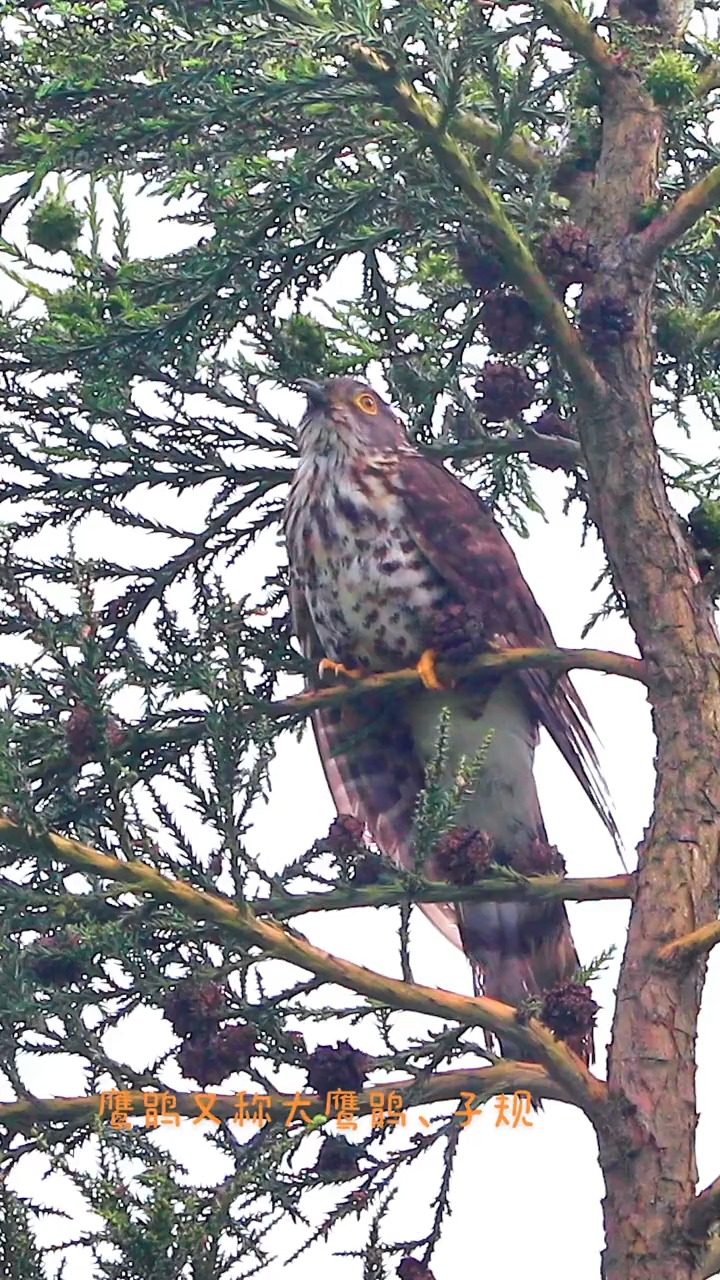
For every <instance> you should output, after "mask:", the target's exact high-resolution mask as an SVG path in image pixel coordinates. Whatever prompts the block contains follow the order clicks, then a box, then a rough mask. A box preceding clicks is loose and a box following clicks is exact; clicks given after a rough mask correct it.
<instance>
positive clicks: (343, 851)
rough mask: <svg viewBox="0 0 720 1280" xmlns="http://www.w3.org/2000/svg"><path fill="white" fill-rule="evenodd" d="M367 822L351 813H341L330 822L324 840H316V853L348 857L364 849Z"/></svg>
mask: <svg viewBox="0 0 720 1280" xmlns="http://www.w3.org/2000/svg"><path fill="white" fill-rule="evenodd" d="M364 832H365V824H364V823H363V822H361V821H360V819H359V818H355V817H353V815H352V814H351V813H339V814H338V816H337V818H333V820H332V822H331V823H330V830H329V831H328V833H327V835H326V836H325V837H324V838H323V839H322V840H316V841H315V845H314V849H315V852H316V853H333V854H337V855H339V856H340V857H341V858H342V857H344V858H347V857H349V856H351V855H352V854H353V853H358V852H361V851H362V850H363V849H364V845H363V834H364Z"/></svg>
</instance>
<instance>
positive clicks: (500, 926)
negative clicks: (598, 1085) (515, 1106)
mask: <svg viewBox="0 0 720 1280" xmlns="http://www.w3.org/2000/svg"><path fill="white" fill-rule="evenodd" d="M461 932H462V938H463V943H464V946H465V950H466V952H467V954H468V956H469V957H470V958H471V960H472V964H473V980H474V986H475V993H476V995H486V996H490V997H491V998H492V999H493V1000H501V1001H502V1002H503V1003H504V1004H511V1005H515V1006H520V1005H522V1004H523V1003H524V1002H525V1001H527V1000H528V999H532V998H536V999H541V998H542V997H543V995H544V994H545V993H546V992H547V991H550V990H552V988H553V987H556V986H558V985H559V984H560V983H565V982H572V981H573V979H574V978H575V975H576V973H577V970H578V967H579V960H578V955H577V951H576V950H575V943H574V942H573V937H572V933H571V931H570V921H569V920H568V917H567V912H566V911H565V907H564V905H563V904H562V903H555V902H553V903H545V904H541V903H538V904H535V903H510V902H508V903H502V904H498V905H496V904H494V903H490V902H488V903H481V902H478V903H469V904H467V905H465V906H463V907H462V908H461ZM568 1043H569V1045H570V1047H571V1049H573V1050H574V1051H575V1053H577V1054H578V1056H579V1057H581V1058H582V1059H583V1060H584V1062H585V1064H586V1065H587V1066H589V1065H590V1063H591V1062H592V1061H593V1059H594V1046H593V1038H592V1035H584V1036H573V1037H568ZM500 1050H501V1052H502V1054H503V1056H504V1057H517V1056H518V1050H516V1049H515V1047H514V1046H513V1045H512V1043H510V1042H508V1043H505V1042H501V1044H500Z"/></svg>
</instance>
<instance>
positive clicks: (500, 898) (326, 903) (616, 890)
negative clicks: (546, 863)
mask: <svg viewBox="0 0 720 1280" xmlns="http://www.w3.org/2000/svg"><path fill="white" fill-rule="evenodd" d="M634 890H635V877H634V876H633V875H621V876H597V877H595V878H594V879H573V878H571V877H570V876H532V877H530V878H528V879H525V878H523V877H515V876H504V875H502V874H498V875H489V876H486V878H485V879H484V880H479V881H477V883H476V884H467V885H457V884H446V883H444V882H443V883H430V882H428V883H425V884H418V885H416V886H414V885H408V884H403V883H402V882H401V881H398V882H397V883H395V884H374V885H368V886H366V887H364V888H362V889H354V888H352V886H346V885H342V886H339V887H338V888H335V889H331V890H328V891H327V892H324V893H303V894H298V895H297V896H293V895H288V894H282V895H279V894H278V895H273V896H272V897H269V898H255V899H254V900H253V901H252V902H251V904H250V905H251V906H252V908H253V910H254V911H255V913H256V914H257V915H260V916H265V915H271V916H273V917H274V918H275V919H276V920H289V919H291V918H292V917H293V916H304V915H309V914H310V913H311V912H313V911H346V910H349V909H351V908H356V907H398V906H402V905H404V904H407V903H411V902H519V901H520V902H524V901H526V900H527V899H529V898H532V899H542V900H544V901H551V900H556V901H565V902H603V901H607V900H609V899H611V898H632V896H633V893H634Z"/></svg>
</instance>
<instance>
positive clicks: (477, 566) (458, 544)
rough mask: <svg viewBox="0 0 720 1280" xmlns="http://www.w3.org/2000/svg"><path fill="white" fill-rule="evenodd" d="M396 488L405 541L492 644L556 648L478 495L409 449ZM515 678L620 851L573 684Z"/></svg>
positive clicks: (533, 673) (536, 673)
mask: <svg viewBox="0 0 720 1280" xmlns="http://www.w3.org/2000/svg"><path fill="white" fill-rule="evenodd" d="M393 484H394V488H395V490H396V492H397V494H398V496H399V497H400V498H401V500H402V502H403V505H404V507H405V510H406V512H407V522H406V526H405V529H406V533H407V535H408V536H409V537H411V538H412V539H413V540H414V541H415V543H416V545H417V546H418V547H419V549H420V550H421V551H422V553H423V554H424V555H425V556H426V557H427V559H428V560H429V561H430V563H431V564H432V565H433V567H434V568H435V570H436V571H437V572H438V573H439V574H440V576H441V577H442V578H443V579H444V581H445V582H446V583H447V584H448V585H449V586H450V587H451V588H452V589H453V591H454V592H455V593H456V594H457V596H458V598H459V599H460V600H461V601H463V602H464V603H465V604H466V605H467V608H468V610H469V612H470V613H471V614H472V615H473V617H474V618H476V619H477V620H479V622H480V623H481V625H482V628H483V632H484V634H485V635H486V636H487V638H488V641H490V640H493V641H494V642H497V641H499V642H500V643H501V644H503V645H506V646H507V647H508V648H514V647H518V646H519V647H525V646H532V647H538V648H546V647H554V645H555V640H554V638H553V634H552V631H551V630H550V625H549V623H548V621H547V619H546V617H545V615H544V613H543V612H542V609H541V608H540V606H539V605H538V603H537V601H536V599H535V597H534V596H533V594H532V591H531V590H530V588H529V586H528V585H527V583H526V581H525V579H524V578H523V575H522V572H521V570H520V566H519V565H518V562H517V560H516V558H515V555H514V553H513V551H512V548H511V547H510V545H509V543H508V542H507V540H506V539H505V537H504V535H503V534H502V532H501V530H500V529H499V527H498V525H497V524H496V523H495V520H494V518H493V516H492V514H491V513H490V512H489V511H488V510H487V508H486V507H485V506H484V505H483V504H482V502H481V501H480V499H479V498H478V496H477V495H476V494H475V493H473V492H472V490H470V489H468V488H466V487H465V485H463V484H462V483H461V482H460V481H459V480H456V479H455V477H454V476H453V475H451V474H450V472H449V471H447V470H446V469H445V467H443V466H442V465H441V464H439V463H436V462H433V461H432V460H430V459H427V458H423V457H422V456H421V455H420V454H416V453H414V452H410V451H408V452H407V453H403V454H401V455H400V456H399V458H398V460H397V467H396V470H395V472H394V476H393ZM517 679H518V681H519V682H520V683H521V685H522V686H523V687H524V689H525V691H526V694H527V696H528V697H529V699H530V702H531V704H532V708H533V710H534V713H535V715H536V717H537V720H538V722H539V723H540V724H542V725H544V727H545V728H546V729H547V731H548V733H549V734H550V736H551V738H552V739H553V741H554V743H555V745H556V746H557V747H558V749H559V750H560V751H561V752H562V755H563V756H564V758H565V760H566V761H567V763H568V764H569V765H570V768H571V769H572V771H573V773H574V774H575V776H576V778H577V779H578V781H579V782H580V784H581V786H582V787H583V790H584V791H585V793H586V795H587V796H588V797H589V799H590V800H591V802H592V804H593V805H594V807H595V809H596V810H597V812H598V813H599V815H600V817H601V818H602V821H603V823H604V824H605V826H606V828H607V830H608V831H609V832H610V834H611V835H612V837H613V840H614V841H615V845H616V847H617V848H618V850H620V847H621V844H620V837H619V832H618V829H617V825H616V823H615V819H614V816H613V813H612V810H611V808H610V804H609V800H608V796H607V789H606V786H605V783H604V781H603V778H602V774H601V772H600V767H599V763H598V758H597V755H596V752H595V748H594V746H593V743H592V740H591V738H590V732H589V731H590V730H591V725H590V720H589V717H588V714H587V712H586V710H585V707H584V706H583V703H582V700H581V698H580V695H579V694H578V692H577V690H576V689H575V687H574V685H573V683H572V681H571V680H570V678H569V677H568V676H567V675H561V676H559V677H558V676H554V675H550V674H549V673H547V672H545V671H540V670H527V671H523V672H519V673H518V676H517Z"/></svg>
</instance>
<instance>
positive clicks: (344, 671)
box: [318, 658, 367, 680]
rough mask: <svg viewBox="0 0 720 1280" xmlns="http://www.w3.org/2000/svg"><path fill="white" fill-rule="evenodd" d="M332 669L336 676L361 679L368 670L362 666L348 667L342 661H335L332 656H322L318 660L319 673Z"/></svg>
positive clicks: (320, 674) (322, 673)
mask: <svg viewBox="0 0 720 1280" xmlns="http://www.w3.org/2000/svg"><path fill="white" fill-rule="evenodd" d="M326 671H331V672H332V674H333V675H334V676H347V678H348V680H361V679H362V677H363V676H364V675H367V672H366V671H363V669H362V667H346V666H345V665H344V663H342V662H333V660H332V658H321V659H320V661H319V662H318V675H319V676H323V675H324V674H325V672H326Z"/></svg>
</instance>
